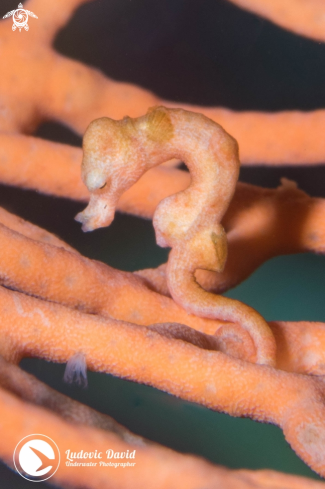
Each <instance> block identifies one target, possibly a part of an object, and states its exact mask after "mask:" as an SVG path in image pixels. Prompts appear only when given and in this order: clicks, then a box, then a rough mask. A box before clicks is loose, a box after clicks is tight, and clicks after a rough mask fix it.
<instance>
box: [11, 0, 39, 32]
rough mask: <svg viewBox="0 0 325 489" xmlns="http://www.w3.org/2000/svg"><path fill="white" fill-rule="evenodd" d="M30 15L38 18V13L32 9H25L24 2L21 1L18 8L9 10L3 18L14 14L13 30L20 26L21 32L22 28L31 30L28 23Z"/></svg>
mask: <svg viewBox="0 0 325 489" xmlns="http://www.w3.org/2000/svg"><path fill="white" fill-rule="evenodd" d="M29 15H30V16H31V17H34V18H35V19H38V17H37V15H35V14H33V12H30V10H24V8H23V4H22V3H20V4H19V5H18V8H17V10H11V12H8V13H7V14H6V15H4V16H3V18H4V19H7V18H8V17H11V16H12V20H13V22H14V23H13V24H12V30H13V31H15V30H16V29H17V27H18V29H19V32H21V30H22V28H24V29H25V31H28V30H29V25H28V24H27V22H28V16H29Z"/></svg>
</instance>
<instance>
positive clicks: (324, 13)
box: [230, 0, 325, 42]
mask: <svg viewBox="0 0 325 489" xmlns="http://www.w3.org/2000/svg"><path fill="white" fill-rule="evenodd" d="M230 2H232V3H234V4H236V5H238V6H239V7H242V8H244V9H246V10H249V11H250V12H253V13H255V14H257V15H260V16H261V17H265V18H266V19H269V20H271V21H272V22H274V23H275V24H277V25H279V26H281V27H284V28H285V29H288V30H289V31H292V32H295V33H296V34H300V35H303V36H306V37H310V38H311V39H314V40H315V41H322V42H324V41H325V5H324V2H322V0H290V1H285V2H284V1H283V0H230Z"/></svg>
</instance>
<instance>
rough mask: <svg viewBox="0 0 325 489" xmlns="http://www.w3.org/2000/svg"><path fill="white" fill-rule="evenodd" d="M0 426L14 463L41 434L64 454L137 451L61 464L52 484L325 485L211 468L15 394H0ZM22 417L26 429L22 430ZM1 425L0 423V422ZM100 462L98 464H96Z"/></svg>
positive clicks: (167, 487)
mask: <svg viewBox="0 0 325 489" xmlns="http://www.w3.org/2000/svg"><path fill="white" fill-rule="evenodd" d="M0 413H1V419H6V423H5V424H4V425H2V426H1V430H2V434H3V436H2V437H1V439H0V455H1V457H2V458H4V459H5V460H6V461H7V463H9V464H10V465H12V453H13V451H14V448H15V446H16V444H17V443H18V442H19V440H21V439H22V438H23V437H24V436H27V435H29V434H30V432H31V431H32V432H33V433H39V432H44V426H46V434H47V436H49V437H50V438H52V439H54V440H55V441H56V443H57V445H58V447H59V449H60V451H61V454H64V455H65V454H66V450H70V453H73V452H75V453H78V452H80V447H82V449H83V450H84V451H85V452H95V451H96V450H97V453H99V452H102V454H103V458H102V461H104V462H109V460H107V459H106V460H105V455H106V450H107V449H108V447H109V448H110V449H112V450H114V451H115V452H127V450H129V451H133V450H136V452H135V458H134V459H130V462H134V463H135V465H134V466H133V467H126V468H122V467H118V468H114V467H112V468H111V470H110V468H107V467H99V466H97V467H96V468H95V467H82V468H80V470H75V468H74V467H68V466H66V464H65V463H61V464H60V467H59V469H58V471H57V472H56V473H55V475H54V476H53V478H52V479H51V480H53V481H54V482H55V483H57V484H62V485H67V484H68V485H69V487H71V485H72V486H73V487H75V486H78V487H81V486H82V487H84V488H87V489H102V488H103V489H113V488H129V487H132V488H134V489H143V488H144V487H151V488H153V489H179V487H182V488H184V489H196V488H197V487H219V488H220V489H233V488H234V489H253V488H256V489H266V488H268V487H270V482H271V483H272V486H273V487H274V488H278V487H279V488H280V487H281V488H286V489H307V488H308V489H322V488H324V484H323V483H322V482H316V481H313V480H310V479H305V478H303V477H296V476H292V475H286V474H280V473H276V472H273V471H257V472H252V471H248V470H237V471H229V470H227V469H224V468H222V467H217V466H213V465H212V464H209V463H207V462H205V461H204V460H201V459H199V458H197V457H194V456H191V455H181V454H178V453H175V452H173V451H172V450H168V449H166V448H162V447H158V446H153V445H151V446H149V447H146V446H143V445H142V446H139V445H137V444H136V443H133V444H132V442H130V443H126V442H125V441H123V440H122V439H121V438H119V437H118V436H116V435H115V434H113V433H112V434H110V433H107V432H104V431H101V430H98V429H97V430H96V429H94V428H89V427H83V426H80V425H79V426H77V427H76V426H73V425H71V424H69V423H67V422H66V421H64V420H62V419H60V418H58V417H57V416H55V415H54V414H51V413H49V412H46V411H45V410H44V409H41V408H39V407H34V406H32V405H28V404H26V403H23V402H22V401H20V400H19V399H17V398H16V397H15V396H13V395H11V394H9V393H7V392H5V391H4V390H2V389H1V390H0ZM26 416H28V425H27V426H26V422H25V420H26ZM0 424H1V422H0ZM98 462H99V461H98Z"/></svg>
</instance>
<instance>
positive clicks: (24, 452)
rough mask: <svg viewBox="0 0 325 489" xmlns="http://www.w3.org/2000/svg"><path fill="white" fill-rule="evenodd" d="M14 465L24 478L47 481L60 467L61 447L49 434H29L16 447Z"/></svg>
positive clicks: (33, 480)
mask: <svg viewBox="0 0 325 489" xmlns="http://www.w3.org/2000/svg"><path fill="white" fill-rule="evenodd" d="M14 465H15V468H16V470H17V472H18V473H19V474H20V475H21V476H22V477H24V479H27V480H29V481H32V482H41V481H45V480H47V479H49V478H50V477H52V476H53V475H54V474H55V472H56V471H57V470H58V468H59V465H60V451H59V448H58V446H57V444H56V443H55V442H54V441H53V440H52V439H51V438H49V437H48V436H45V435H40V434H37V435H28V436H26V437H25V438H23V439H22V440H20V442H19V443H18V445H17V446H16V448H15V451H14Z"/></svg>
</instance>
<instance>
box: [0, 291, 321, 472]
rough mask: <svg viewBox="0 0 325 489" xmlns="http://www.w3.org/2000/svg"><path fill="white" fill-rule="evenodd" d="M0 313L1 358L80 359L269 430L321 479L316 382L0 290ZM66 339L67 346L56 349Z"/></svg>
mask: <svg viewBox="0 0 325 489" xmlns="http://www.w3.org/2000/svg"><path fill="white" fill-rule="evenodd" d="M0 307H1V309H2V321H1V330H2V336H1V350H2V354H3V356H5V357H7V358H9V357H12V359H13V355H14V357H15V358H14V359H15V360H16V361H17V360H19V358H21V357H22V356H26V355H27V356H29V355H32V356H38V357H40V358H45V359H47V360H52V361H57V362H64V363H65V362H67V361H68V360H69V358H70V357H71V356H73V355H74V354H75V353H76V352H82V353H83V354H84V355H85V358H86V362H87V366H88V368H90V369H92V370H97V371H101V372H109V373H112V374H113V375H118V376H121V377H124V378H128V379H131V380H136V381H137V382H143V383H146V384H149V385H152V386H154V387H157V388H159V389H162V390H166V391H168V392H170V393H171V394H175V395H177V396H180V397H182V398H183V399H186V400H189V401H194V402H199V403H201V404H202V405H205V406H207V407H209V408H211V409H217V410H220V411H225V412H228V413H229V414H231V415H233V416H250V417H252V418H253V419H256V420H259V421H264V422H273V423H276V424H278V425H279V426H281V427H282V429H283V430H284V433H285V436H286V439H287V441H288V442H289V443H290V444H291V445H292V447H293V449H294V450H295V451H296V452H297V453H298V454H299V456H300V457H302V458H303V460H305V462H306V463H307V464H309V465H310V466H311V467H312V468H313V469H314V470H315V471H317V472H318V473H320V474H321V475H324V474H325V469H324V467H325V459H324V454H325V449H324V444H325V422H324V415H325V407H324V394H323V393H324V383H323V380H322V378H321V377H311V376H306V375H299V374H293V373H286V372H283V371H280V370H276V369H274V368H271V367H266V366H260V365H256V364H252V363H248V362H242V361H239V360H236V359H234V358H232V357H230V356H228V355H224V354H223V353H220V352H214V351H207V350H203V349H202V348H198V347H196V346H193V345H191V344H188V343H186V342H184V341H181V340H175V339H169V338H166V337H164V336H163V335H162V334H161V332H160V333H158V332H156V331H152V330H150V329H149V330H148V329H147V328H144V327H142V326H136V325H134V324H131V323H126V322H121V321H116V320H114V319H112V318H106V319H104V318H99V317H95V316H93V315H88V314H83V313H80V312H78V311H73V310H71V309H69V308H66V307H64V306H61V305H55V304H51V303H48V302H46V301H41V300H39V299H35V298H32V297H28V296H25V295H24V294H20V293H17V292H12V291H8V290H5V289H3V288H2V290H0ZM13 324H14V328H13ZM67 336H68V337H69V342H68V343H66V345H65V346H63V344H62V338H63V337H67ZM274 392H276V393H277V395H276V396H274Z"/></svg>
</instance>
